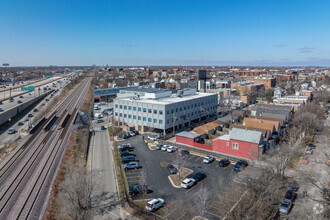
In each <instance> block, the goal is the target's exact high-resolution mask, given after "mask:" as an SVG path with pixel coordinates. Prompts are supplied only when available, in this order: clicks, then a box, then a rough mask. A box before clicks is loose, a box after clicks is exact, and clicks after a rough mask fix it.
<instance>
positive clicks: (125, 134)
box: [117, 133, 130, 139]
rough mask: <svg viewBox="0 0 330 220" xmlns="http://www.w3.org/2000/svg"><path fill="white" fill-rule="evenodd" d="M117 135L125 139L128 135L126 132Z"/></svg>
mask: <svg viewBox="0 0 330 220" xmlns="http://www.w3.org/2000/svg"><path fill="white" fill-rule="evenodd" d="M117 137H118V138H122V139H127V138H129V137H130V136H129V135H128V134H127V133H122V134H119V135H118V136H117Z"/></svg>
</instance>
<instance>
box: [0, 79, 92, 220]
mask: <svg viewBox="0 0 330 220" xmlns="http://www.w3.org/2000/svg"><path fill="white" fill-rule="evenodd" d="M90 83H91V78H85V79H84V80H83V81H82V82H81V83H80V84H79V85H78V86H77V87H76V88H75V89H74V90H73V91H72V92H71V93H70V94H69V95H68V96H67V97H66V98H65V99H64V100H63V101H62V102H61V103H60V105H59V106H58V107H57V108H56V109H55V110H54V111H53V112H50V113H49V114H48V115H47V116H46V117H45V118H44V119H42V120H41V121H40V124H38V125H37V126H36V129H35V131H34V132H32V133H31V134H29V135H28V136H27V137H26V138H25V139H24V140H23V141H22V143H21V144H20V146H19V149H18V150H17V151H16V152H15V153H14V154H13V155H12V156H11V157H10V158H9V159H8V160H6V161H4V163H3V164H2V165H1V167H0V219H40V218H42V216H43V213H44V210H45V207H46V204H47V198H48V195H49V191H50V187H51V185H52V181H53V180H54V177H55V176H56V172H57V169H58V166H59V164H60V161H61V158H62V156H63V153H64V150H65V148H66V146H67V144H68V140H69V137H70V135H71V133H72V131H73V126H71V125H72V122H73V120H74V118H75V115H76V113H77V112H78V111H79V110H80V109H81V107H82V105H83V103H84V100H85V98H86V96H87V92H88V88H89V85H90Z"/></svg>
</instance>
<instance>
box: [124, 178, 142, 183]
mask: <svg viewBox="0 0 330 220" xmlns="http://www.w3.org/2000/svg"><path fill="white" fill-rule="evenodd" d="M139 180H140V179H138V180H130V181H127V182H128V183H138V182H139Z"/></svg>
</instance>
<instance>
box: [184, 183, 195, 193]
mask: <svg viewBox="0 0 330 220" xmlns="http://www.w3.org/2000/svg"><path fill="white" fill-rule="evenodd" d="M196 185H197V184H196ZM196 185H194V186H192V187H191V188H190V189H188V190H187V191H186V192H185V193H187V192H189V191H190V190H192V189H193V188H194V187H195V186H196Z"/></svg>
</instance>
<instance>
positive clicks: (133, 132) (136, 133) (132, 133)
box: [127, 130, 139, 137]
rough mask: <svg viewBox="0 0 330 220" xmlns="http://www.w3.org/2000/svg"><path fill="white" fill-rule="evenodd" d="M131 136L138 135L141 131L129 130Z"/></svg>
mask: <svg viewBox="0 0 330 220" xmlns="http://www.w3.org/2000/svg"><path fill="white" fill-rule="evenodd" d="M127 133H128V134H129V135H130V136H131V137H134V136H136V135H138V134H139V132H138V131H135V130H134V131H129V132H127Z"/></svg>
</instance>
